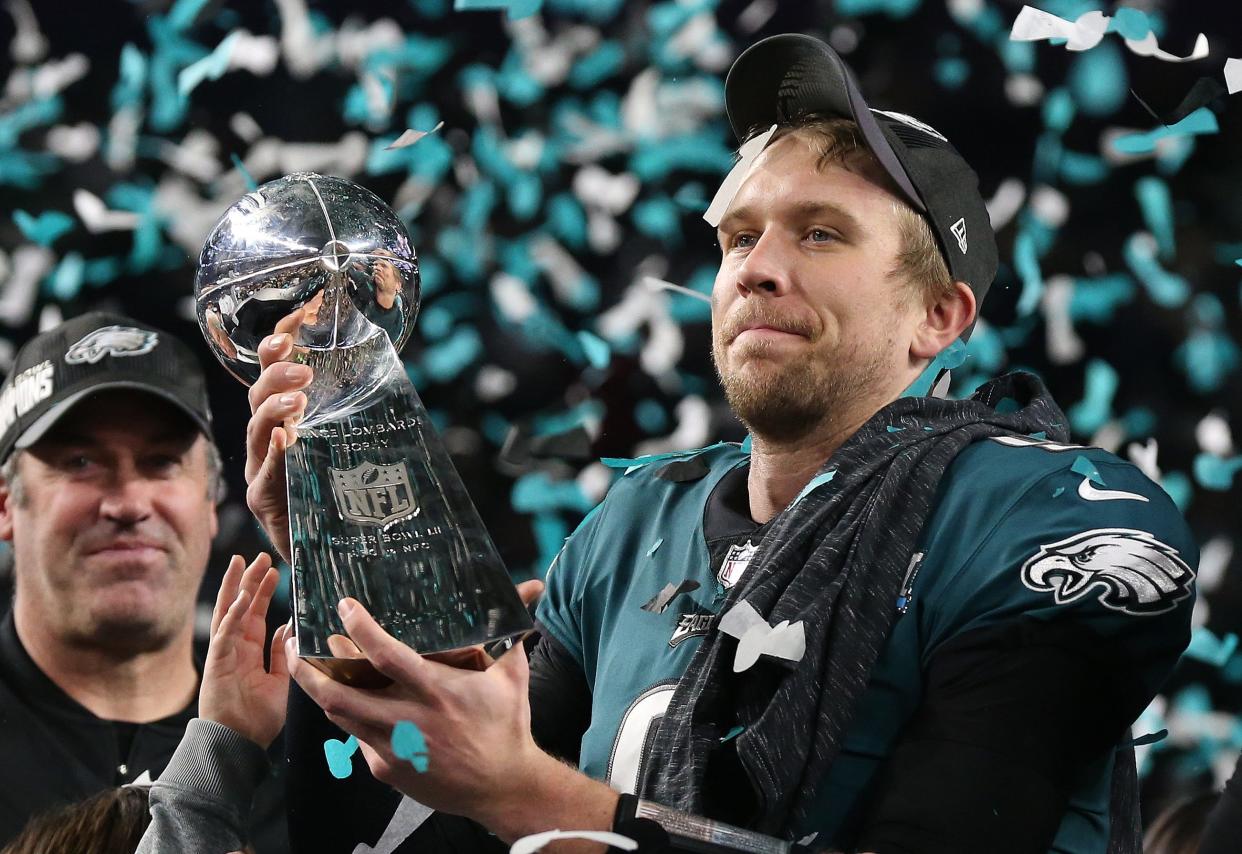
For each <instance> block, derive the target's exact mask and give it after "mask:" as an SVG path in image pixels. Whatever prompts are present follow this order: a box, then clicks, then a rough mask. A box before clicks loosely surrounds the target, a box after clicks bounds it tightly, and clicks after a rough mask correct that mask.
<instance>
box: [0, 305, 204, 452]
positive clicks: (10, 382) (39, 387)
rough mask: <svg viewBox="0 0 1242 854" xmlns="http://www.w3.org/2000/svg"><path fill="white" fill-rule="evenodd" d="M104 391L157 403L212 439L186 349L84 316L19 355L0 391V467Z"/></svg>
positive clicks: (122, 320)
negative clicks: (125, 391)
mask: <svg viewBox="0 0 1242 854" xmlns="http://www.w3.org/2000/svg"><path fill="white" fill-rule="evenodd" d="M109 389H133V390H135V391H142V392H147V393H149V394H153V395H155V396H156V397H159V398H162V399H163V400H166V401H168V402H169V403H171V404H173V405H174V406H176V407H177V408H178V409H180V410H181V411H182V412H184V413H185V414H186V415H187V416H189V418H190V420H191V421H193V422H194V424H195V425H196V426H197V427H198V428H199V429H200V430H201V431H202V432H203V434H204V435H206V436H207V437H208V438H210V437H211V409H210V406H209V405H208V402H207V384H206V380H205V378H204V376H203V371H202V368H201V367H200V365H199V362H198V360H197V359H196V358H195V356H194V353H193V352H192V351H191V350H190V348H189V347H187V346H186V345H185V344H184V343H183V342H181V341H180V340H178V339H177V338H176V337H175V336H173V335H170V334H169V333H167V332H164V331H163V330H160V329H156V328H155V327H153V326H148V325H147V324H144V323H140V322H138V321H136V320H133V319H131V318H128V317H122V316H120V315H115V314H106V313H103V312H90V313H88V314H83V315H80V316H78V317H75V318H72V319H70V320H66V321H65V322H64V323H62V324H60V325H59V326H56V327H55V328H53V329H49V330H48V331H46V332H42V333H40V334H39V335H36V336H35V337H34V338H32V339H31V340H30V341H28V342H26V344H25V345H24V346H23V347H22V348H21V349H20V350H18V352H17V356H16V358H15V359H14V361H13V370H12V371H11V372H10V374H9V376H8V379H6V380H5V381H4V385H3V386H0V463H2V462H3V461H4V460H7V459H8V457H9V455H10V454H11V453H12V452H13V450H14V449H15V448H27V447H30V446H31V445H32V444H34V443H35V442H37V441H39V439H40V438H42V437H43V435H44V434H45V433H47V431H48V430H49V429H51V427H52V426H53V425H55V424H56V422H57V421H59V420H60V419H61V418H62V417H63V416H64V415H65V413H67V412H68V411H69V410H70V409H72V408H73V406H74V405H76V404H77V403H78V402H80V401H81V400H82V399H83V398H85V397H87V396H89V395H92V394H95V393H97V392H100V391H105V390H109Z"/></svg>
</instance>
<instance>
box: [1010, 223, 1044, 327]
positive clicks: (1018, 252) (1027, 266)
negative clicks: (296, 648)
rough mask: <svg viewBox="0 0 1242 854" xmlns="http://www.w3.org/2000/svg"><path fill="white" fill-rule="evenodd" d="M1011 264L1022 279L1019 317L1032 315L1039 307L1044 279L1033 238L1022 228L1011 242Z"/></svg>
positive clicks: (1018, 309) (1029, 232) (1027, 230)
mask: <svg viewBox="0 0 1242 854" xmlns="http://www.w3.org/2000/svg"><path fill="white" fill-rule="evenodd" d="M1013 264H1014V267H1015V268H1016V270H1017V272H1018V275H1019V276H1020V277H1021V278H1022V296H1021V297H1019V298H1018V307H1017V313H1018V316H1019V317H1023V316H1026V315H1029V314H1032V313H1033V312H1034V311H1035V309H1037V308H1038V307H1039V300H1040V297H1041V296H1043V293H1044V277H1043V273H1041V272H1040V269H1039V255H1038V251H1037V249H1036V246H1035V237H1034V235H1033V234H1032V233H1031V231H1030V230H1029V229H1026V228H1024V229H1023V230H1022V231H1021V232H1019V233H1018V236H1017V237H1016V238H1015V239H1014V242H1013Z"/></svg>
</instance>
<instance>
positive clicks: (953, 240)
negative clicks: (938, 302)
mask: <svg viewBox="0 0 1242 854" xmlns="http://www.w3.org/2000/svg"><path fill="white" fill-rule="evenodd" d="M725 109H726V111H727V112H728V114H729V123H730V124H731V125H732V126H733V132H734V133H735V134H736V135H737V137H738V138H739V139H746V138H747V137H748V136H749V135H750V134H752V133H754V132H755V131H756V130H760V131H761V130H766V129H767V128H769V127H771V126H772V125H773V124H782V123H787V122H791V121H794V120H796V119H797V118H799V117H800V116H804V115H807V114H809V113H819V114H823V115H828V116H839V117H842V118H847V119H853V120H854V121H855V122H856V123H857V124H858V127H859V130H860V131H861V132H862V136H863V139H864V141H865V142H866V144H867V147H868V148H869V149H871V152H872V153H873V154H874V155H875V157H876V159H877V160H878V161H879V163H880V165H881V166H882V167H883V168H884V171H885V172H887V173H888V175H889V176H890V177H891V178H892V179H893V182H894V183H895V184H896V185H897V187H898V188H899V189H900V190H901V193H902V195H903V196H905V198H906V201H908V202H909V203H910V205H911V206H912V207H913V208H914V209H915V210H916V211H918V212H919V213H921V214H923V215H924V216H926V218H927V220H928V222H929V223H930V224H931V227H932V232H933V233H935V235H936V240H937V241H938V242H939V244H940V252H941V254H942V255H943V256H944V259H945V261H946V263H947V264H948V266H949V273H950V274H951V275H952V276H953V280H954V281H960V282H965V283H966V284H967V285H969V286H970V289H971V291H973V292H974V295H975V301H976V303H978V304H979V305H980V306H981V305H982V304H983V297H984V295H985V294H986V293H987V290H988V287H989V286H990V285H991V284H992V280H993V279H994V278H995V277H996V263H997V252H996V235H995V234H994V233H993V232H992V222H991V220H990V219H989V217H988V209H987V206H986V205H985V204H984V202H983V197H982V196H981V195H979V179H978V176H976V175H975V172H974V170H973V169H971V168H970V165H969V164H968V163H967V162H966V161H965V160H963V159H962V156H961V155H960V154H958V153H957V150H956V149H955V148H954V147H953V145H952V144H951V143H950V142H949V140H948V139H946V138H945V136H944V134H942V133H940V132H939V131H938V130H936V129H935V128H933V127H931V126H930V125H927V124H925V123H923V122H921V121H919V120H918V119H915V118H913V117H911V116H907V115H905V114H903V113H895V112H889V111H887V110H877V109H874V108H872V107H870V106H868V104H867V102H866V101H865V100H864V99H863V96H862V92H861V91H860V90H859V88H858V81H857V80H856V79H855V78H854V73H853V72H852V71H850V69H849V66H847V65H846V64H845V62H844V61H843V60H842V59H841V57H840V56H838V55H837V52H836V51H834V50H833V49H832V48H831V47H829V46H828V45H826V44H824V43H823V42H822V41H820V40H819V39H815V38H812V37H810V36H806V35H800V34H796V33H790V34H786V35H780V36H772V37H770V38H766V39H764V40H762V41H760V42H756V43H755V44H753V45H751V46H750V47H749V48H747V49H746V50H745V51H743V52H742V55H741V56H739V57H738V58H737V60H736V61H735V62H734V63H733V67H732V68H730V69H729V76H728V77H727V78H726V79H725ZM973 327H974V324H973V323H972V324H971V327H970V328H968V329H967V330H966V332H965V333H963V335H962V337H963V338H966V337H968V336H969V334H970V331H971V329H973Z"/></svg>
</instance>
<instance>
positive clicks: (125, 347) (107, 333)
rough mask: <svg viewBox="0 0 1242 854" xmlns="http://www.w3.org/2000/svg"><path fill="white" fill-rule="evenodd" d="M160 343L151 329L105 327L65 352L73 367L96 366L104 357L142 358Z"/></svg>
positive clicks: (80, 340) (83, 338) (86, 336)
mask: <svg viewBox="0 0 1242 854" xmlns="http://www.w3.org/2000/svg"><path fill="white" fill-rule="evenodd" d="M159 341H160V337H159V335H157V334H156V333H154V332H152V331H150V330H149V329H137V328H135V327H133V326H105V327H103V328H102V329H96V330H95V331H94V332H91V333H90V334H88V335H85V336H83V337H82V338H81V339H79V340H78V341H77V342H76V343H75V344H73V346H71V347H70V348H69V349H68V351H66V352H65V361H66V362H68V363H69V364H71V365H80V364H82V363H83V362H86V363H88V364H91V365H94V364H96V363H98V362H99V360H100V359H102V358H103V357H104V356H141V355H142V354H143V353H150V352H151V351H152V350H154V349H155V345H156V344H158V343H159Z"/></svg>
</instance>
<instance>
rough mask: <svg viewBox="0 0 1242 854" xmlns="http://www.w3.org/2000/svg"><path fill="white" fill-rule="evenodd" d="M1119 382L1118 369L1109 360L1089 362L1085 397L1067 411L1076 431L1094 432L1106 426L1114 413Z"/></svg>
mask: <svg viewBox="0 0 1242 854" xmlns="http://www.w3.org/2000/svg"><path fill="white" fill-rule="evenodd" d="M1117 384H1118V376H1117V371H1116V370H1115V369H1114V368H1113V366H1112V365H1110V364H1109V363H1108V362H1105V361H1103V360H1102V359H1092V360H1091V361H1090V362H1088V363H1087V377H1086V389H1085V390H1084V394H1083V399H1082V400H1081V401H1079V402H1078V403H1076V404H1074V405H1073V406H1071V407H1070V408H1069V410H1068V411H1067V413H1066V414H1067V415H1069V419H1070V423H1071V424H1072V425H1073V426H1074V429H1075V430H1076V431H1078V432H1079V433H1094V432H1095V431H1096V430H1098V429H1100V428H1101V427H1103V426H1104V424H1105V422H1107V421H1108V419H1109V417H1110V416H1111V415H1112V409H1113V396H1114V395H1115V394H1116V393H1117Z"/></svg>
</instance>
